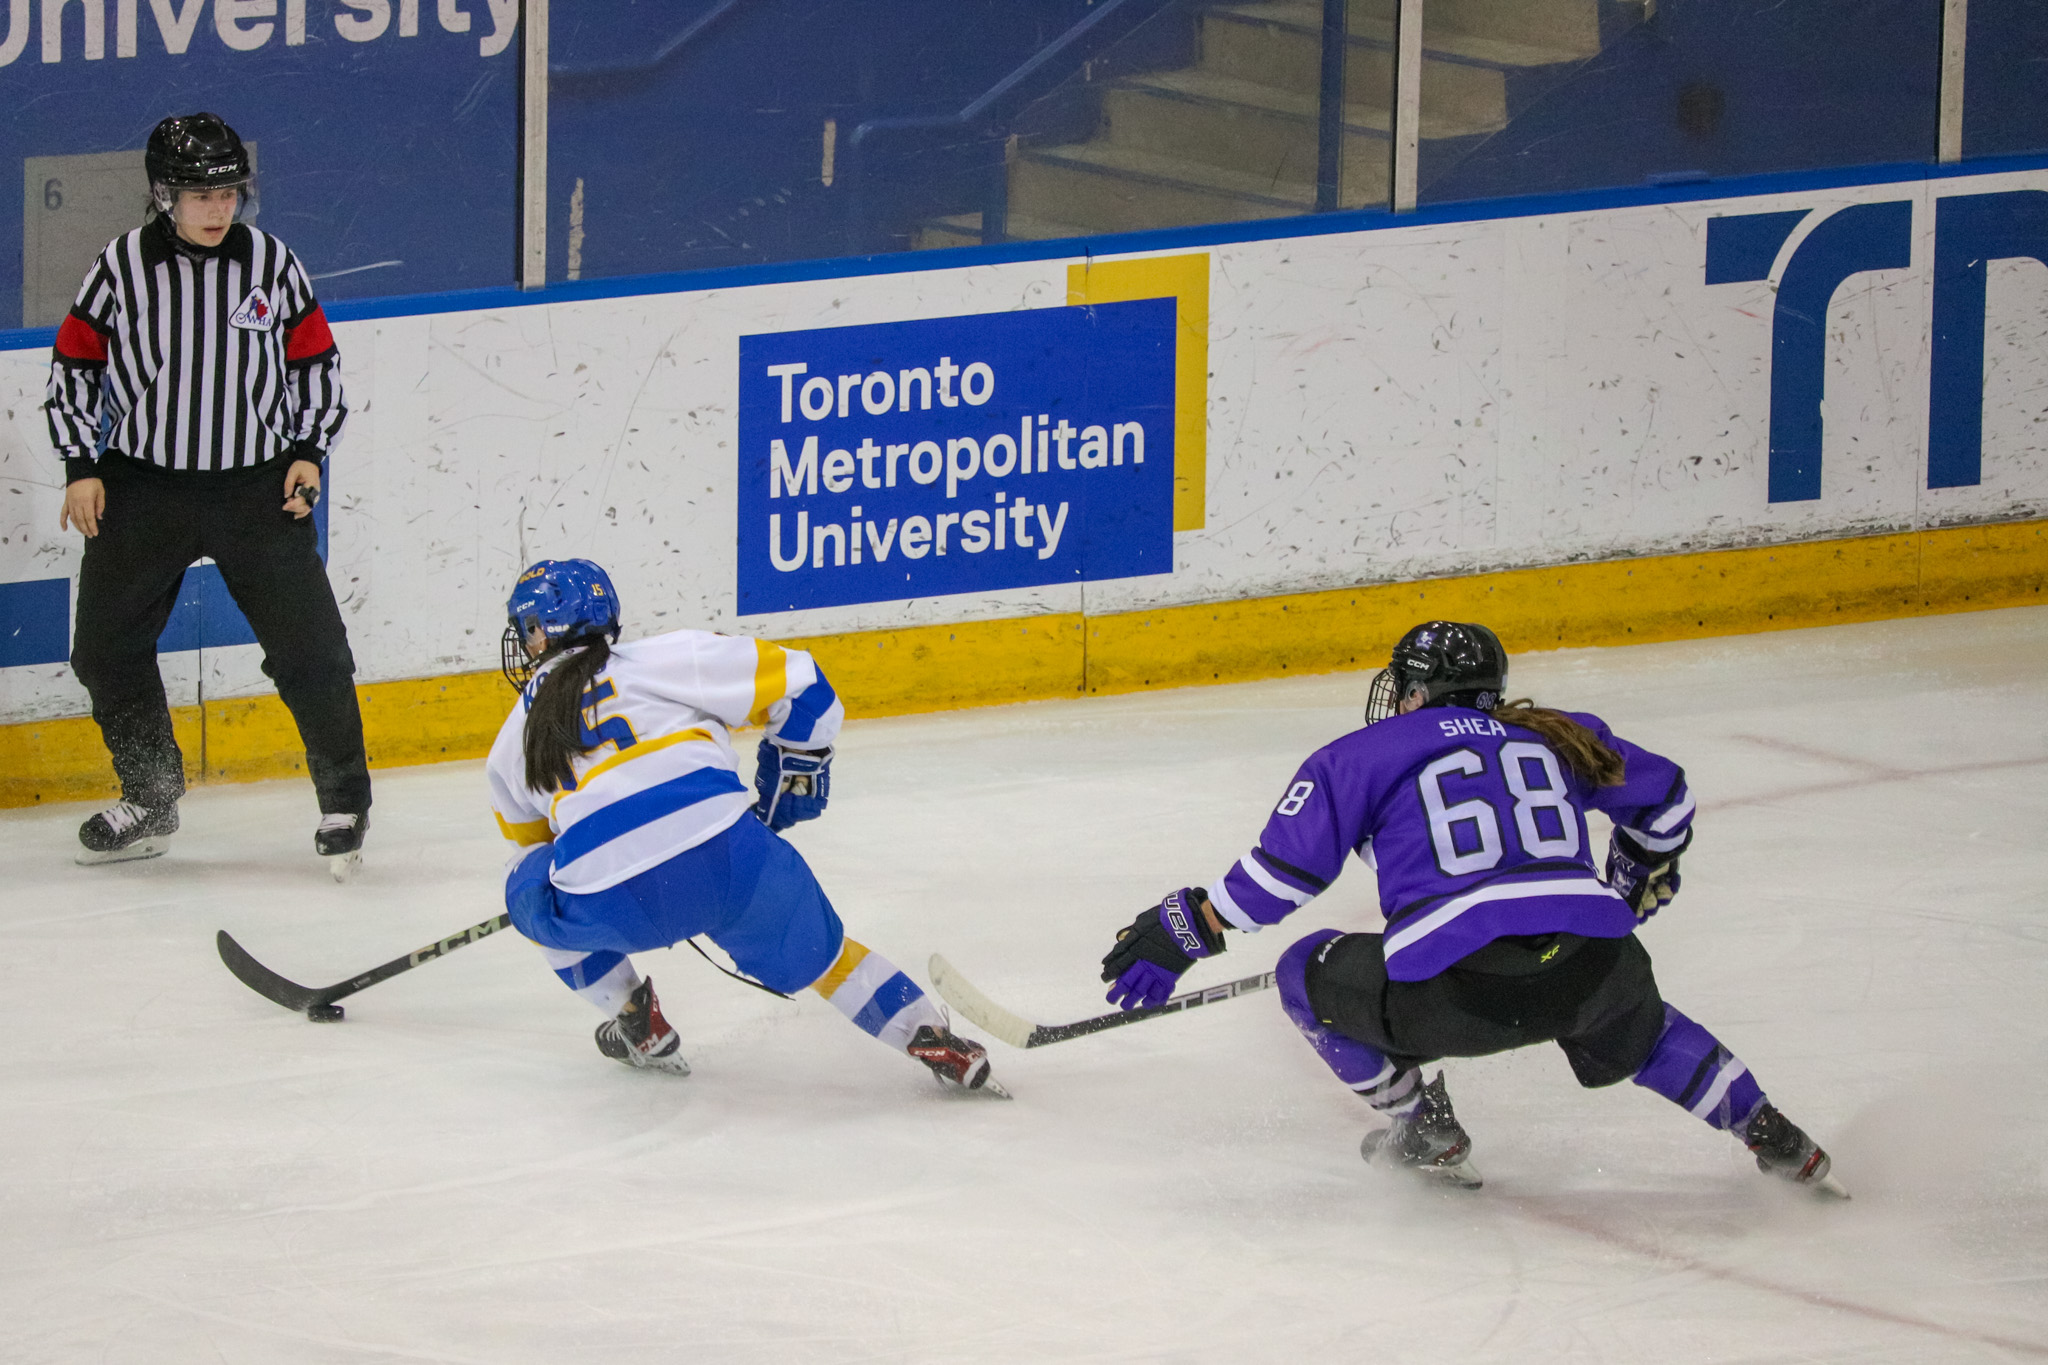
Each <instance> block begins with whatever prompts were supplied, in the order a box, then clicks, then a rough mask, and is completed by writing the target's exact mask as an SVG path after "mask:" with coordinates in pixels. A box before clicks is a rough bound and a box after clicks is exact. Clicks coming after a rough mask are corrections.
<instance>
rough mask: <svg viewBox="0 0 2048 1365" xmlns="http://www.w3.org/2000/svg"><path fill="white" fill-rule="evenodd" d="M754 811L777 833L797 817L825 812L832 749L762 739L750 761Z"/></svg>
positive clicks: (830, 786) (812, 818)
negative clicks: (789, 745) (787, 746)
mask: <svg viewBox="0 0 2048 1365" xmlns="http://www.w3.org/2000/svg"><path fill="white" fill-rule="evenodd" d="M754 791H755V792H756V793H758V795H759V798H760V799H759V800H757V801H755V802H754V814H756V815H758V816H760V817H761V823H762V824H764V825H766V826H768V828H770V829H772V830H775V831H776V832H778V833H780V832H781V831H783V830H785V829H788V828H789V827H790V826H791V825H793V824H796V823H797V822H798V821H799V820H815V819H817V818H818V817H819V816H821V815H823V814H824V813H825V803H826V801H828V800H830V799H831V796H832V750H831V748H830V747H829V746H828V747H826V748H823V749H785V748H783V747H782V746H781V745H779V744H777V743H776V742H775V741H774V740H772V739H763V740H762V741H761V747H760V749H759V750H758V751H757V752H756V755H755V763H754Z"/></svg>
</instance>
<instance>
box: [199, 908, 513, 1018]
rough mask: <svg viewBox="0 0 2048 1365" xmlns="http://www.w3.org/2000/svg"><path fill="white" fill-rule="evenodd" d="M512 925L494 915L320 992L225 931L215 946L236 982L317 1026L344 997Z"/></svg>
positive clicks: (216, 938)
mask: <svg viewBox="0 0 2048 1365" xmlns="http://www.w3.org/2000/svg"><path fill="white" fill-rule="evenodd" d="M511 923H512V917H511V916H510V915H494V916H493V917H491V918H490V919H487V920H485V921H484V922H483V923H481V924H472V925H470V926H469V927H468V928H467V929H461V930H458V931H456V932H455V933H453V934H450V935H449V936H448V937H447V938H444V939H440V940H438V941H436V942H434V943H429V944H428V945H427V946H426V947H424V948H419V949H416V950H414V951H413V952H410V953H407V954H406V955H405V956H404V957H397V958H393V959H392V960H391V961H389V962H387V963H385V964H384V965H383V966H381V967H372V968H371V969H370V970H369V971H367V972H364V973H363V974H362V975H361V976H352V977H350V978H349V979H348V980H346V981H342V982H339V983H337V984H335V985H332V986H323V987H321V988H319V989H318V990H315V989H314V988H312V987H310V986H301V985H300V984H299V983H298V982H296V981H288V980H286V979H285V978H284V977H281V976H279V975H278V974H277V973H276V972H273V971H272V970H270V968H268V967H266V966H264V965H263V964H262V963H261V962H258V961H257V960H256V959H255V958H253V957H251V956H249V950H248V949H246V948H244V947H243V946H242V945H241V944H239V943H237V942H235V940H234V939H233V938H232V937H231V936H230V935H229V934H228V931H227V930H225V929H223V930H221V931H220V932H219V933H218V934H215V935H214V938H213V944H214V947H216V948H218V949H220V960H221V961H222V962H225V963H226V964H227V968H228V970H229V971H231V972H233V973H234V974H235V979H236V980H237V981H240V982H241V983H242V984H243V985H244V986H247V987H248V988H249V989H250V990H252V991H254V992H256V994H258V995H260V996H262V997H263V998H264V999H266V1000H271V1001H274V1002H276V1003H277V1004H280V1005H283V1006H284V1007H285V1008H286V1009H288V1010H293V1011H296V1012H300V1013H303V1014H304V1015H305V1016H306V1017H307V1018H308V1019H311V1020H313V1021H314V1022H316V1023H322V1024H327V1023H334V1022H336V1021H338V1020H339V1019H341V1017H342V1012H341V1006H339V1005H337V1004H335V1003H334V1002H335V1001H337V1000H339V999H341V998H342V997H344V996H349V995H354V994H355V993H356V992H357V991H360V990H365V989H367V988H369V987H371V986H374V985H376V984H377V983H378V982H379V981H389V980H390V979H391V978H392V977H394V976H397V975H398V974H399V973H400V972H409V971H411V970H412V969H413V968H415V967H417V966H419V965H420V964H421V963H422V962H432V961H433V960H434V959H435V958H437V957H445V956H447V955H448V954H449V953H452V952H454V951H455V950H456V949H457V948H460V947H461V946H462V945H463V944H465V943H474V942H476V941H477V940H478V939H480V938H488V937H489V936H490V935H492V934H495V933H497V932H498V931H499V930H500V929H504V928H509V927H510V926H511Z"/></svg>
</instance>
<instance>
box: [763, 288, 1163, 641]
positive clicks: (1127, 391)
mask: <svg viewBox="0 0 2048 1365" xmlns="http://www.w3.org/2000/svg"><path fill="white" fill-rule="evenodd" d="M1175 309H1176V304H1175V301H1174V300H1172V299H1144V300H1139V301H1137V302H1132V303H1109V304H1093V305H1087V306H1082V307H1075V308H1034V309H1026V310H1023V311H1019V312H1011V313H984V314H980V315H977V316H972V317H957V318H935V319H931V320H928V321H923V322H891V323H882V324H879V325H875V326H869V327H828V328H821V329H819V330H816V331H808V332H776V333H771V334H767V335H762V336H749V337H742V338H740V415H739V475H740V497H739V536H738V543H739V613H740V614H741V615H742V616H747V615H756V614H759V613H762V612H773V611H790V610H793V609H796V608H799V607H838V606H846V605H849V604H851V603H857V602H895V601H901V600H903V599H905V598H911V597H938V596H943V595H945V594H949V593H967V592H990V591H994V590H997V589H1002V588H1026V587H1036V586H1040V585H1043V584H1048V583H1075V582H1085V581H1089V580H1093V579H1102V578H1130V577H1135V576H1137V575H1139V574H1162V573H1170V572H1172V570H1173V422H1174V406H1173V399H1174V387H1173V385H1174V328H1175Z"/></svg>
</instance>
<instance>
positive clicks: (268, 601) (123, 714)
mask: <svg viewBox="0 0 2048 1365" xmlns="http://www.w3.org/2000/svg"><path fill="white" fill-rule="evenodd" d="M289 467H290V462H289V460H284V459H280V460H274V461H272V462H271V463H269V464H266V465H261V466H258V467H256V468H253V469H244V470H235V471H232V472H229V473H223V474H191V473H173V472H169V471H165V470H160V469H158V468H156V467H155V466H153V465H149V464H144V463H142V462H140V461H137V460H130V459H126V458H124V457H121V456H117V455H110V456H108V457H106V458H104V459H102V460H101V461H100V462H99V472H100V478H101V480H102V481H103V482H104V483H105V484H106V489H107V509H106V513H105V514H104V515H103V516H102V517H101V518H100V533H99V534H98V535H97V536H94V537H91V538H89V539H88V540H87V541H86V542H85V562H84V564H83V566H82V567H81V568H80V571H79V576H78V616H77V621H76V624H75V627H74V630H73V634H72V641H71V669H72V671H73V672H74V673H76V674H77V675H78V680H79V681H80V682H81V683H83V684H85V690H86V691H87V693H89V694H90V695H91V697H92V718H93V719H94V720H95V721H97V722H98V723H99V727H100V736H101V738H102V739H103V740H104V741H105V742H106V746H107V752H108V753H109V754H111V755H112V756H113V760H114V773H115V775H116V776H118V777H119V778H120V779H121V792H122V795H124V796H125V797H127V798H128V799H129V800H131V801H135V802H138V803H140V804H142V805H147V806H160V805H164V804H166V803H167V802H169V801H174V800H176V799H177V798H178V797H180V796H182V795H184V792H185V773H184V761H183V755H182V754H181V753H180V752H179V750H178V742H177V740H176V739H175V738H174V737H173V735H172V733H171V713H170V708H169V705H168V704H167V702H166V699H165V696H164V681H163V674H162V673H161V672H160V671H159V670H158V668H157V657H156V646H157V637H158V636H159V635H161V634H162V633H163V629H164V623H165V622H166V621H167V620H169V619H170V615H171V608H172V607H173V606H174V605H176V603H177V600H178V589H179V587H180V585H181V584H182V583H183V582H184V578H185V570H186V569H187V568H189V567H190V566H191V564H192V562H193V561H194V560H196V559H199V558H200V557H201V556H207V557H210V558H211V559H212V560H213V562H214V563H215V564H216V565H218V566H219V568H220V575H221V578H222V580H223V581H224V582H225V583H226V584H227V589H228V592H229V593H230V594H231V595H232V596H233V597H234V599H235V605H236V606H238V607H240V608H241V609H242V614H243V615H244V616H246V617H248V619H249V626H250V628H251V629H252V630H254V631H255V632H256V641H257V643H258V644H259V645H261V646H262V649H263V671H264V673H265V674H266V675H268V676H269V677H270V678H271V679H272V680H273V681H274V682H276V684H277V694H278V696H279V698H280V699H282V700H283V702H284V704H285V706H286V707H287V708H288V709H289V710H290V711H291V713H292V719H293V720H295V721H296V722H298V727H299V738H300V740H301V741H302V742H303V743H304V744H305V746H306V768H307V771H308V772H309V773H310V774H311V776H312V779H313V789H314V791H315V793H316V794H317V795H318V797H319V800H320V809H321V811H322V812H326V813H332V812H338V811H366V810H368V809H369V808H370V771H369V764H368V762H367V760H366V759H365V756H364V753H363V717H362V712H361V710H360V709H359V708H358V707H357V705H356V692H355V683H354V675H355V659H354V657H353V656H351V655H350V653H349V648H348V633H347V630H346V629H345V628H344V627H343V625H342V621H341V611H340V609H339V608H338V607H337V606H336V605H335V601H334V589H333V588H332V587H330V586H329V585H328V582H327V568H326V566H325V565H323V564H322V563H321V562H320V556H319V554H318V553H317V551H316V549H315V542H314V533H313V519H312V518H311V517H307V518H306V519H305V520H303V521H301V520H298V519H296V518H294V517H293V516H292V515H291V514H290V513H289V512H286V511H284V510H283V504H284V476H285V471H286V470H287V469H288V468H289Z"/></svg>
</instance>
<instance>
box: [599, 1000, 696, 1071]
mask: <svg viewBox="0 0 2048 1365" xmlns="http://www.w3.org/2000/svg"><path fill="white" fill-rule="evenodd" d="M597 1050H598V1051H599V1052H602V1053H603V1054H604V1055H605V1056H607V1057H609V1058H611V1059H612V1060H613V1061H615V1062H624V1063H625V1064H626V1065H627V1066H637V1067H644V1068H646V1069H647V1070H649V1071H666V1072H668V1073H669V1074H670V1075H672V1076H687V1075H689V1074H690V1064H689V1063H688V1062H686V1061H684V1060H683V1040H682V1039H681V1038H680V1037H678V1036H677V1035H676V1031H675V1030H674V1029H672V1028H670V1027H669V1024H668V1020H666V1019H664V1018H663V1017H662V1014H661V1001H660V1000H659V999H657V998H656V997H655V994H654V978H653V977H651V976H650V977H646V978H644V979H642V981H641V982H640V984H639V985H637V986H635V987H634V988H633V993H632V994H631V995H629V996H627V997H626V1004H625V1008H623V1009H621V1010H620V1011H619V1013H618V1016H617V1017H616V1018H613V1019H607V1020H605V1021H604V1022H603V1023H602V1024H599V1025H598V1026H597Z"/></svg>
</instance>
